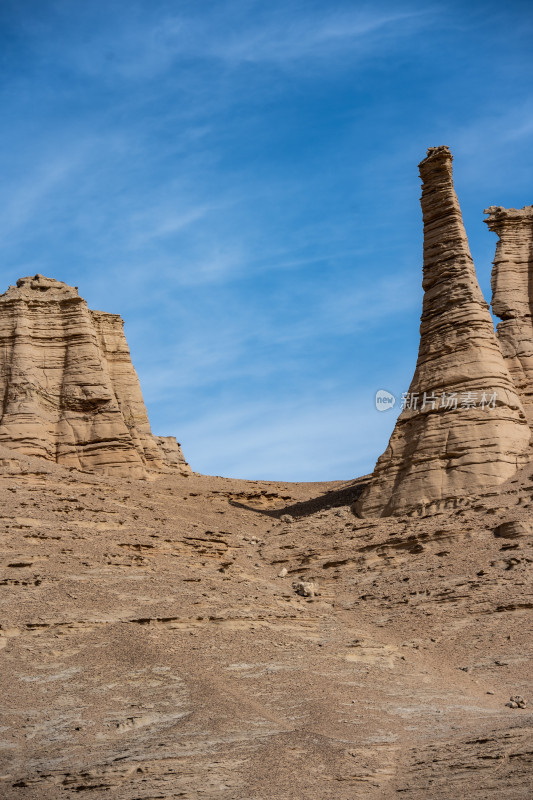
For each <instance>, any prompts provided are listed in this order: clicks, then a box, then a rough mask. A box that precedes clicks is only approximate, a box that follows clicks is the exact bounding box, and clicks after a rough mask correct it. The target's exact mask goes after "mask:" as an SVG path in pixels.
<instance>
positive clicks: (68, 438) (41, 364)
mask: <svg viewBox="0 0 533 800" xmlns="http://www.w3.org/2000/svg"><path fill="white" fill-rule="evenodd" d="M0 344H1V348H0V396H1V397H2V406H1V408H0V412H1V418H0V442H1V443H2V444H4V445H6V446H8V447H10V448H13V449H15V450H19V451H21V452H23V453H25V454H27V455H37V456H41V457H44V458H46V459H49V460H51V461H56V462H57V463H59V464H62V465H64V466H72V467H76V468H78V469H89V470H96V471H99V472H104V473H107V474H113V475H120V476H128V477H133V478H142V477H145V476H146V474H147V470H155V471H161V470H166V469H176V468H178V469H184V470H187V469H188V465H187V464H186V463H185V461H184V459H183V456H181V451H179V446H178V445H177V443H176V447H174V451H175V452H174V454H173V456H172V458H171V459H170V460H169V458H168V457H167V455H166V453H165V448H164V447H163V444H162V442H161V441H160V440H159V438H158V437H155V436H153V435H152V433H151V431H150V423H149V421H148V415H147V413H146V408H145V405H144V402H143V398H142V394H141V388H140V385H139V379H138V377H137V374H136V372H135V370H134V368H133V365H132V363H131V359H130V353H129V349H128V345H127V342H126V338H125V336H124V330H123V321H122V319H121V318H120V317H119V316H117V315H116V314H105V313H103V312H100V311H90V310H89V309H88V307H87V303H86V302H85V301H84V300H83V299H82V298H81V297H80V296H79V295H78V291H77V289H76V288H73V287H71V286H67V284H65V283H61V282H60V281H55V280H51V279H49V278H45V277H43V276H42V275H36V276H35V277H33V278H21V279H20V280H19V281H17V285H16V287H14V286H12V287H10V288H9V290H8V291H7V292H6V293H5V294H3V295H2V296H0ZM167 449H169V448H168V446H167ZM178 451H179V456H181V460H180V458H179V457H178ZM178 461H179V462H180V463H179V466H177V462H178Z"/></svg>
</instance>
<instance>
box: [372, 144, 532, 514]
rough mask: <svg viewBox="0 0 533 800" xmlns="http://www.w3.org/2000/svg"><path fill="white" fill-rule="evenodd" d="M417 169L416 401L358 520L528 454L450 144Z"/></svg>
mask: <svg viewBox="0 0 533 800" xmlns="http://www.w3.org/2000/svg"><path fill="white" fill-rule="evenodd" d="M419 168H420V176H421V178H422V182H423V185H422V199H421V204H422V212H423V219H424V279H423V284H422V285H423V288H424V291H425V294H424V301H423V310H422V318H421V325H420V348H419V353H418V361H417V365H416V370H415V374H414V376H413V380H412V382H411V386H410V387H409V398H408V399H409V402H410V404H412V405H413V406H414V401H415V398H416V408H415V407H412V408H409V407H406V408H405V409H404V410H403V411H402V413H401V415H400V417H399V418H398V421H397V423H396V427H395V429H394V432H393V434H392V437H391V439H390V442H389V446H388V448H387V450H386V451H385V453H384V454H383V455H382V456H381V457H380V458H379V460H378V462H377V465H376V468H375V471H374V475H373V479H372V481H371V483H370V486H369V487H368V489H367V490H366V491H365V492H364V493H363V495H362V496H361V499H360V500H359V502H358V504H357V510H358V513H360V514H361V515H363V516H387V515H389V514H394V513H402V512H404V511H406V510H409V509H411V508H413V507H414V506H425V505H427V504H431V503H435V502H440V501H443V500H446V499H447V498H457V497H459V496H461V495H462V494H465V493H468V492H470V491H472V490H474V489H480V488H483V487H487V486H491V485H495V484H498V483H501V482H503V481H505V480H506V479H507V478H509V477H510V476H511V475H512V474H513V473H514V472H515V471H516V469H517V468H518V467H519V466H521V465H523V464H524V463H525V462H526V461H527V459H528V453H529V439H530V431H529V428H528V425H527V422H526V418H525V415H524V411H523V408H522V405H521V402H520V400H519V398H518V395H517V392H516V390H515V388H514V385H513V382H512V380H511V377H510V375H509V371H508V368H507V365H506V363H505V361H504V359H503V357H502V354H501V351H500V348H499V345H498V341H497V339H496V335H495V332H494V327H493V323H492V319H491V316H490V313H489V307H488V305H487V303H486V302H485V300H484V299H483V296H482V294H481V290H480V288H479V285H478V282H477V278H476V273H475V269H474V264H473V261H472V257H471V255H470V250H469V246H468V241H467V238H466V233H465V230H464V227H463V221H462V216H461V210H460V207H459V203H458V201H457V197H456V194H455V191H454V188H453V180H452V155H451V153H450V151H449V149H448V148H447V147H435V148H430V149H429V150H428V155H427V158H426V159H424V161H422V163H421V164H420V165H419ZM494 396H495V397H494ZM491 398H492V402H490V400H491ZM492 406H494V407H492Z"/></svg>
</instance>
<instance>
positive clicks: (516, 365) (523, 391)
mask: <svg viewBox="0 0 533 800" xmlns="http://www.w3.org/2000/svg"><path fill="white" fill-rule="evenodd" d="M485 214H488V218H487V219H486V220H485V222H486V224H487V225H488V226H489V229H490V230H491V231H494V232H495V233H496V234H497V235H498V237H499V241H498V244H497V246H496V256H495V258H494V269H493V271H492V310H493V312H494V314H495V315H496V316H497V317H499V318H500V319H501V322H500V323H499V324H498V328H497V330H498V339H499V342H500V347H501V350H502V353H503V356H504V358H505V361H506V363H507V366H508V368H509V372H510V373H511V377H512V379H513V383H514V385H515V386H516V388H517V389H518V393H519V396H520V399H521V400H522V404H523V406H524V411H525V414H526V417H527V420H528V422H529V425H530V427H533V324H532V317H531V311H532V305H533V285H532V284H533V206H525V207H524V208H521V209H515V208H501V207H499V206H491V207H490V208H488V209H486V211H485Z"/></svg>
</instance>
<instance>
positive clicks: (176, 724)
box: [0, 449, 533, 800]
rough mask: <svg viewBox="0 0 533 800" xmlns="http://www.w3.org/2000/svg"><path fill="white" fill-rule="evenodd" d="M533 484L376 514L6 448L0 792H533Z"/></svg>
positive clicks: (47, 797)
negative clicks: (97, 468) (143, 476)
mask: <svg viewBox="0 0 533 800" xmlns="http://www.w3.org/2000/svg"><path fill="white" fill-rule="evenodd" d="M532 480H533V475H532V474H531V470H530V469H526V470H524V471H522V472H521V473H520V474H519V475H517V476H516V477H515V478H514V479H512V480H511V481H508V482H507V483H505V484H503V485H502V486H501V487H500V489H499V491H498V492H497V493H494V492H492V493H487V494H480V495H479V496H478V497H475V496H474V495H472V496H471V497H470V498H468V499H463V501H461V502H459V501H458V502H457V503H456V507H455V508H452V509H447V510H446V511H441V512H439V513H437V514H435V515H433V516H431V517H420V518H416V517H402V516H396V517H390V518H388V519H386V520H379V519H375V520H363V519H360V518H357V517H356V516H354V514H353V513H352V511H351V505H352V503H353V501H354V500H355V499H356V498H357V495H358V493H359V492H360V491H361V488H362V486H364V484H365V480H362V481H359V482H355V483H352V484H350V483H348V484H340V483H337V484H281V483H269V482H251V481H250V482H246V481H233V480H227V479H223V478H209V477H201V476H197V475H191V476H190V477H183V476H180V475H179V474H177V475H170V474H169V475H162V476H160V477H159V478H157V480H155V481H153V482H151V483H147V482H146V481H138V480H131V479H129V480H126V479H123V478H113V477H107V476H101V475H98V474H88V473H84V474H83V473H80V472H78V471H77V470H73V469H70V470H69V469H65V468H63V467H61V466H58V465H56V464H54V463H50V462H46V461H44V460H42V459H36V458H29V457H25V456H22V455H16V454H13V452H12V451H9V450H7V449H4V450H3V451H0V501H1V504H2V519H1V524H2V526H3V534H2V540H1V544H0V548H1V549H0V593H1V595H0V596H1V604H0V609H1V611H0V626H1V627H0V648H1V649H0V660H1V669H0V694H1V697H2V703H1V705H2V707H3V716H2V720H1V721H0V797H2V798H5V799H6V800H58V798H63V797H64V798H69V797H77V796H79V795H80V793H82V795H84V793H87V794H88V795H90V796H91V797H94V798H106V797H113V798H117V799H118V800H134V799H135V798H142V799H143V800H148V798H175V797H182V798H190V800H197V798H206V799H209V800H211V799H212V800H215V799H220V800H292V799H293V800H301V798H302V797H308V796H310V797H313V798H316V800H331V798H333V797H334V798H339V799H340V800H358V798H360V799H361V800H373V799H374V798H375V799H376V800H378V798H379V800H388V798H393V797H406V798H409V800H428V798H431V800H450V798H469V800H470V798H473V800H486V799H487V798H492V797H495V798H496V797H505V798H506V800H518V799H519V798H520V799H521V800H522V799H523V800H529V798H530V797H531V796H532V793H533V780H532V775H533V715H532V712H531V700H532V698H533V692H532V685H531V684H532V681H531V659H532V657H533V652H532V642H533V639H532V637H531V609H532V607H533V602H532V599H531V579H530V572H531V564H532V563H533V537H532V534H531V503H532V486H533V483H532ZM299 581H303V582H304V583H314V584H315V586H316V587H317V591H318V594H316V595H315V596H307V597H306V596H302V595H301V594H298V593H297V590H296V587H297V583H298V582H299ZM516 695H520V696H522V697H524V698H525V699H526V701H528V704H527V705H526V707H525V708H510V707H509V706H506V703H507V702H508V701H509V698H510V697H511V696H516Z"/></svg>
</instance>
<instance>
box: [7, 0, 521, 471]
mask: <svg viewBox="0 0 533 800" xmlns="http://www.w3.org/2000/svg"><path fill="white" fill-rule="evenodd" d="M532 34H533V10H532V7H531V5H530V3H529V2H513V0H510V2H507V3H505V4H502V3H501V2H493V0H487V1H486V2H483V3H481V2H476V0H474V2H469V3H455V2H436V3H429V2H420V1H419V0H418V1H417V2H411V3H407V2H401V0H400V1H399V2H398V1H397V2H394V3H387V2H382V3H379V4H378V3H372V4H370V3H368V4H367V3H359V2H353V1H352V2H347V1H346V0H344V1H343V0H340V1H339V0H328V2H325V1H324V0H306V1H305V2H298V1H297V0H282V1H280V0H268V2H266V0H261V1H260V2H259V1H254V0H231V2H224V0H217V2H210V0H201V2H199V0H194V1H192V0H191V1H189V0H173V2H163V1H162V0H140V1H137V2H136V0H128V2H126V0H122V1H121V2H113V0H105V1H104V0H93V1H92V2H88V3H87V2H81V0H77V1H76V0H68V1H67V0H57V1H56V2H53V1H52V0H38V2H33V0H2V3H1V4H0V37H1V42H0V59H1V61H0V63H1V73H0V75H1V78H0V81H1V83H0V95H1V96H0V100H1V108H2V126H1V131H0V136H1V140H0V162H1V175H2V181H1V184H0V203H1V206H2V207H1V211H0V243H1V245H0V246H1V250H2V258H1V261H0V269H1V276H0V277H1V281H0V283H1V286H2V287H3V288H2V289H0V290H1V291H4V290H5V289H6V288H7V286H8V285H9V284H12V283H14V282H15V280H16V279H17V278H18V277H20V276H22V275H28V274H34V273H35V272H41V273H43V274H45V275H48V276H50V277H55V278H57V279H59V280H64V281H67V282H68V283H70V284H73V285H77V286H79V290H80V293H81V294H82V296H83V297H85V298H86V299H87V301H88V302H89V305H90V307H91V308H96V309H99V310H104V311H111V312H114V313H119V314H121V315H122V316H123V318H124V319H125V321H126V333H127V337H128V341H129V343H130V348H131V351H132V357H133V360H134V364H135V366H136V368H137V371H138V373H139V376H140V378H141V384H142V388H143V392H144V396H145V400H146V403H147V406H148V411H149V414H150V419H151V422H152V428H153V430H154V432H156V433H158V434H173V435H176V436H177V437H178V439H179V440H180V441H181V442H182V443H183V447H184V452H185V455H186V457H187V458H188V459H189V460H190V462H191V464H192V466H193V468H194V469H196V470H198V471H201V472H204V473H210V474H222V475H228V476H232V477H245V478H270V479H281V480H328V479H337V478H349V477H353V476H356V475H361V474H364V473H365V472H368V471H371V470H372V468H373V465H374V463H375V460H376V458H377V457H378V456H379V455H380V453H381V452H382V451H383V450H384V449H385V447H386V445H387V441H388V438H389V436H390V433H391V432H392V428H393V425H394V412H388V413H381V414H380V413H378V412H377V411H376V410H375V408H374V403H373V399H374V394H375V391H376V390H377V389H380V388H385V389H388V390H390V391H392V392H395V393H400V392H401V391H405V390H406V389H407V388H408V385H409V382H410V379H411V376H412V372H413V370H414V366H415V362H416V355H417V348H418V326H419V317H420V309H421V289H420V283H421V267H422V261H421V246H422V224H421V214H420V207H419V195H420V184H419V178H418V170H417V164H418V162H419V161H420V160H421V159H422V158H423V157H424V155H425V151H426V148H427V147H429V146H434V145H439V144H447V145H449V146H450V147H451V148H452V151H453V153H454V156H455V162H454V163H455V184H456V189H457V192H458V194H459V199H460V202H461V205H462V209H463V215H464V219H465V224H466V227H467V232H468V235H469V238H470V244H471V249H472V253H473V256H474V260H475V262H476V267H477V270H478V275H479V279H480V282H481V285H482V288H483V290H484V292H485V295H486V297H490V294H489V293H490V268H491V261H492V258H493V255H494V247H495V236H494V235H493V234H491V233H489V232H488V231H487V230H486V226H484V225H483V222H482V219H483V209H484V208H485V207H486V206H488V205H492V204H495V205H504V206H514V207H521V206H523V205H526V204H530V203H532V202H533V158H532V152H533V91H532V83H531V75H532V74H533V48H532V47H531V42H532V40H533V36H532Z"/></svg>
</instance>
